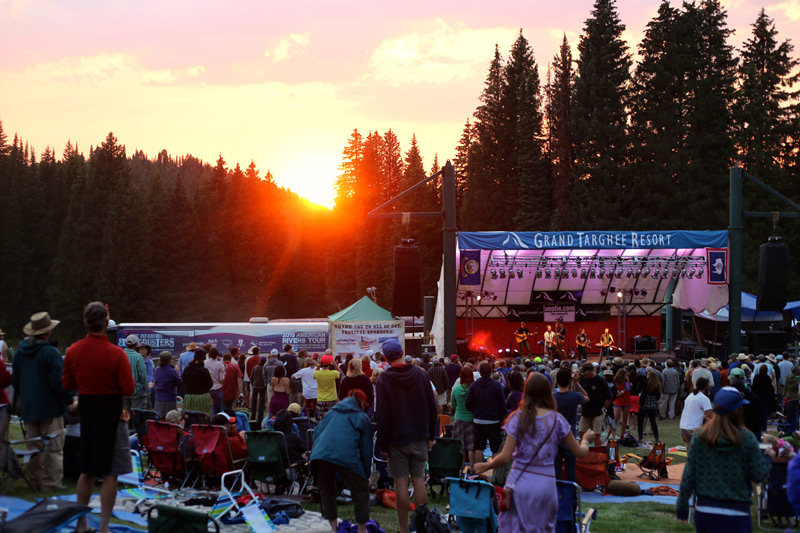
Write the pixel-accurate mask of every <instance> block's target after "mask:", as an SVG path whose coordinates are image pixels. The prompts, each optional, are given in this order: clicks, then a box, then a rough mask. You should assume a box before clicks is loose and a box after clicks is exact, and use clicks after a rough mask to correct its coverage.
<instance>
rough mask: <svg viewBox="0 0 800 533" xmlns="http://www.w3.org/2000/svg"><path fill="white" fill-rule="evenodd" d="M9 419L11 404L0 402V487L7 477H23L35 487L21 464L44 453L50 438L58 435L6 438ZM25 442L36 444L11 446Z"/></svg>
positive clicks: (27, 462)
mask: <svg viewBox="0 0 800 533" xmlns="http://www.w3.org/2000/svg"><path fill="white" fill-rule="evenodd" d="M10 421H11V406H10V405H8V404H7V403H4V404H0V488H2V486H3V485H4V484H5V481H6V480H7V479H8V478H12V479H19V478H23V479H24V480H25V483H27V484H28V487H30V489H31V490H33V491H35V490H36V489H35V487H34V486H33V485H31V482H30V480H29V479H28V476H26V475H25V471H24V470H23V466H25V465H28V464H29V463H30V462H31V459H33V458H34V457H36V456H37V455H39V454H40V453H44V451H45V448H47V447H48V446H50V440H52V439H55V438H56V437H58V434H56V433H51V434H48V435H42V436H40V437H35V438H32V439H21V440H13V441H9V440H8V425H9V422H10ZM20 444H25V445H36V448H33V449H20V448H14V447H13V446H16V445H20Z"/></svg>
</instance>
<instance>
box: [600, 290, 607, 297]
mask: <svg viewBox="0 0 800 533" xmlns="http://www.w3.org/2000/svg"><path fill="white" fill-rule="evenodd" d="M607 295H608V291H607V290H605V289H600V296H602V297H603V298H605V297H606V296H607Z"/></svg>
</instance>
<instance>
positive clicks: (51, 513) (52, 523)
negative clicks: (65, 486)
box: [0, 499, 92, 533]
mask: <svg viewBox="0 0 800 533" xmlns="http://www.w3.org/2000/svg"><path fill="white" fill-rule="evenodd" d="M91 510H92V508H91V507H89V506H88V505H81V504H80V503H77V502H69V501H66V500H54V499H46V500H42V501H40V502H39V503H37V504H36V505H34V506H33V507H31V508H30V509H28V510H27V511H25V512H24V513H22V514H21V515H19V516H18V517H16V518H14V519H13V520H9V521H8V522H6V523H4V524H2V527H0V529H2V530H3V533H31V532H32V531H63V530H64V529H65V528H67V526H69V525H70V524H71V523H72V522H75V521H76V520H78V519H79V518H81V517H83V516H86V515H87V514H89V511H91ZM74 527H75V526H74V525H73V526H71V527H70V528H69V529H67V531H71V530H72V529H73V528H74Z"/></svg>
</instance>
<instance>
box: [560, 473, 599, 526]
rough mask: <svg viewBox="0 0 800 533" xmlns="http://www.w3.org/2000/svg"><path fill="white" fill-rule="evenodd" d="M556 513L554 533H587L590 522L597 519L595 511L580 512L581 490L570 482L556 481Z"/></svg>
mask: <svg viewBox="0 0 800 533" xmlns="http://www.w3.org/2000/svg"><path fill="white" fill-rule="evenodd" d="M556 489H557V490H558V511H557V512H556V533H589V528H590V527H591V522H592V520H594V519H595V518H596V517H597V511H596V510H595V509H589V510H588V511H586V514H585V515H584V514H583V513H582V512H581V488H580V486H579V485H578V484H577V483H573V482H572V481H562V480H556Z"/></svg>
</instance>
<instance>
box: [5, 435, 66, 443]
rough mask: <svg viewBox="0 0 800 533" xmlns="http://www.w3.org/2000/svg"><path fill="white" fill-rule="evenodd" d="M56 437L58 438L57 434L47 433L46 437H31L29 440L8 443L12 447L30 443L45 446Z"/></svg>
mask: <svg viewBox="0 0 800 533" xmlns="http://www.w3.org/2000/svg"><path fill="white" fill-rule="evenodd" d="M58 436H59V434H58V433H48V434H47V435H40V436H38V437H31V438H30V439H20V440H12V441H9V442H8V443H9V444H10V445H12V446H13V445H15V444H28V443H31V442H41V443H42V444H44V445H45V446H47V445H49V444H50V441H51V440H52V439H55V438H56V437H58Z"/></svg>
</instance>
